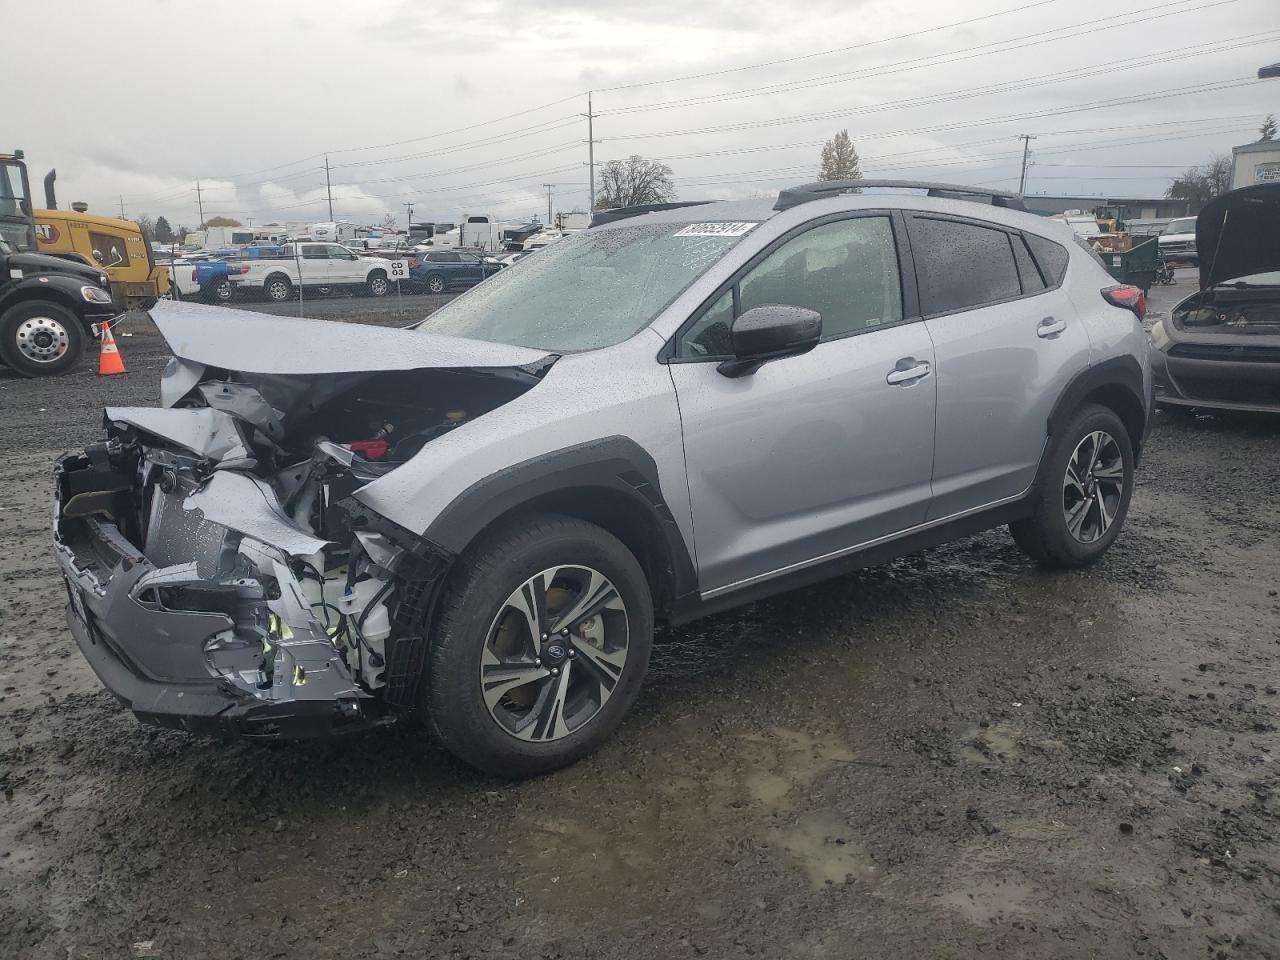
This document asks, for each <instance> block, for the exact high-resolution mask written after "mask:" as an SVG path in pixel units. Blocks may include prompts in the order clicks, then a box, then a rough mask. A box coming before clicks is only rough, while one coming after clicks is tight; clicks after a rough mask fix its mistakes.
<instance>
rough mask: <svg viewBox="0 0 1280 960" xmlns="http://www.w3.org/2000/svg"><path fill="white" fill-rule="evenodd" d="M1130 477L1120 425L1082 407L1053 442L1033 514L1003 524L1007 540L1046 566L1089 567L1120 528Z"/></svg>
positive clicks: (1103, 411)
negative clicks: (1007, 533) (1007, 535)
mask: <svg viewBox="0 0 1280 960" xmlns="http://www.w3.org/2000/svg"><path fill="white" fill-rule="evenodd" d="M1133 472H1134V463H1133V443H1132V441H1131V440H1130V439H1129V431H1128V430H1127V429H1126V428H1125V425H1124V422H1123V421H1122V420H1121V419H1120V418H1119V417H1118V416H1117V415H1116V414H1115V412H1114V411H1112V410H1111V409H1109V408H1107V407H1104V406H1101V405H1099V404H1092V403H1091V404H1086V405H1085V406H1083V407H1081V408H1080V409H1079V410H1078V411H1077V412H1076V414H1075V416H1073V417H1072V418H1071V420H1070V422H1069V423H1068V424H1067V425H1066V428H1065V429H1063V430H1062V431H1060V432H1059V433H1058V435H1057V437H1055V438H1054V441H1053V444H1052V445H1051V447H1050V450H1049V455H1048V459H1047V461H1046V467H1045V474H1044V476H1043V477H1042V478H1041V482H1040V487H1039V489H1038V490H1037V492H1036V495H1035V513H1034V514H1033V515H1032V516H1031V517H1029V518H1027V519H1025V520H1018V521H1015V522H1014V523H1011V524H1009V531H1010V532H1011V533H1012V534H1013V539H1014V540H1015V541H1016V542H1017V544H1018V546H1019V547H1021V548H1022V551H1023V552H1024V553H1026V554H1027V556H1029V557H1031V558H1032V559H1033V560H1036V561H1038V562H1039V563H1041V564H1042V565H1044V566H1046V567H1083V566H1086V565H1088V564H1090V563H1093V562H1094V561H1095V560H1097V559H1098V558H1099V557H1101V556H1102V555H1103V554H1104V553H1106V552H1107V549H1108V548H1109V547H1110V546H1111V544H1112V543H1113V542H1114V541H1115V539H1116V537H1117V536H1119V534H1120V528H1121V527H1122V526H1123V525H1124V519H1125V516H1126V515H1127V514H1128V512H1129V499H1130V497H1131V496H1132V494H1133Z"/></svg>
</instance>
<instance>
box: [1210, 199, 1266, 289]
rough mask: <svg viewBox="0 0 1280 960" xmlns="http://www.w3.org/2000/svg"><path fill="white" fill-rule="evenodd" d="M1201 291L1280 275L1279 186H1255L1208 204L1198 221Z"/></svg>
mask: <svg viewBox="0 0 1280 960" xmlns="http://www.w3.org/2000/svg"><path fill="white" fill-rule="evenodd" d="M1196 250H1197V251H1199V257H1200V289H1202V290H1205V289H1208V288H1209V287H1213V286H1216V285H1217V284H1220V283H1222V282H1224V281H1226V280H1232V279H1234V278H1236V277H1246V276H1249V275H1250V274H1254V273H1266V272H1269V271H1272V270H1280V183H1256V184H1254V185H1253V186H1249V187H1241V188H1240V189H1239V190H1232V191H1230V192H1229V193H1224V194H1223V195H1222V196H1220V197H1218V198H1216V199H1214V200H1211V201H1209V202H1208V203H1207V204H1205V206H1204V209H1203V210H1201V211H1200V216H1199V217H1197V218H1196Z"/></svg>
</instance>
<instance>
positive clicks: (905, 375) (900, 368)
mask: <svg viewBox="0 0 1280 960" xmlns="http://www.w3.org/2000/svg"><path fill="white" fill-rule="evenodd" d="M931 369H932V368H931V367H930V366H929V364H928V363H926V362H925V361H923V360H916V358H915V357H903V358H902V359H901V360H899V361H898V363H897V365H896V366H894V368H893V369H892V370H890V371H889V375H888V376H887V377H885V378H884V379H885V383H889V384H898V383H914V382H915V381H917V380H919V379H920V378H921V377H927V376H928V375H929V371H930V370H931Z"/></svg>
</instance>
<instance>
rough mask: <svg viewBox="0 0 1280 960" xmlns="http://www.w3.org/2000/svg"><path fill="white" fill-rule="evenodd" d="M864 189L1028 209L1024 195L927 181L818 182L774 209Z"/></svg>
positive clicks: (793, 191) (784, 196)
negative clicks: (921, 193) (922, 192)
mask: <svg viewBox="0 0 1280 960" xmlns="http://www.w3.org/2000/svg"><path fill="white" fill-rule="evenodd" d="M864 187H891V188H896V189H899V190H906V189H910V190H925V191H928V195H929V196H931V197H944V198H946V199H948V200H978V199H979V198H980V199H981V202H983V203H988V204H990V205H991V206H993V207H1007V208H1008V209H1010V210H1021V211H1023V212H1024V213H1025V212H1026V209H1027V206H1026V204H1025V203H1023V202H1022V195H1021V194H1018V193H1008V192H1007V191H1004V190H988V189H986V188H982V187H966V186H963V185H961V184H956V183H929V182H927V181H924V180H819V181H817V182H815V183H806V184H804V185H803V186H799V187H789V188H787V189H786V190H783V191H781V192H779V194H778V202H777V203H775V204H774V205H773V209H775V210H790V209H791V208H792V207H797V206H799V205H800V204H802V203H808V202H809V201H810V200H821V199H822V198H823V197H831V196H835V195H836V194H840V193H848V192H850V191H854V190H861V189H863V188H864Z"/></svg>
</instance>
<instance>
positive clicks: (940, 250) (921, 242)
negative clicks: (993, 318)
mask: <svg viewBox="0 0 1280 960" xmlns="http://www.w3.org/2000/svg"><path fill="white" fill-rule="evenodd" d="M910 231H911V251H912V255H913V256H914V257H915V261H916V272H917V274H918V276H919V281H920V300H921V306H922V307H923V310H924V313H925V314H926V315H930V314H937V313H947V312H949V311H952V310H967V309H970V308H972V307H979V306H982V305H983V304H984V303H994V302H996V301H998V300H1008V299H1010V298H1012V297H1019V296H1021V295H1022V284H1021V282H1020V281H1019V279H1018V265H1017V263H1016V262H1015V261H1014V258H1013V248H1012V247H1011V246H1010V245H1009V235H1008V234H1007V233H1005V232H1004V231H1003V230H996V229H993V228H990V227H982V226H978V225H977V224H974V223H964V222H961V221H956V220H930V219H927V218H924V217H912V218H911V226H910Z"/></svg>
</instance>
